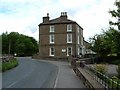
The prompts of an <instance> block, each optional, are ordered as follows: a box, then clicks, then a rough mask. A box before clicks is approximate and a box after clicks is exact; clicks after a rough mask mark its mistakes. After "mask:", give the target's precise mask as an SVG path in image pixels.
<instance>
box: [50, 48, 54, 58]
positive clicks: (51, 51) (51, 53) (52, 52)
mask: <svg viewBox="0 0 120 90" xmlns="http://www.w3.org/2000/svg"><path fill="white" fill-rule="evenodd" d="M50 56H55V48H54V47H51V48H50Z"/></svg>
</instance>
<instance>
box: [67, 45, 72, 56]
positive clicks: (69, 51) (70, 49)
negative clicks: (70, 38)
mask: <svg viewBox="0 0 120 90" xmlns="http://www.w3.org/2000/svg"><path fill="white" fill-rule="evenodd" d="M69 55H72V47H68V48H67V56H69Z"/></svg>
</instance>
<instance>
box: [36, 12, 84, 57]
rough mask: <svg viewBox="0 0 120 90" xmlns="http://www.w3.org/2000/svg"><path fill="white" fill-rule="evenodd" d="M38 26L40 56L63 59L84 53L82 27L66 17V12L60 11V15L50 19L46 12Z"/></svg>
mask: <svg viewBox="0 0 120 90" xmlns="http://www.w3.org/2000/svg"><path fill="white" fill-rule="evenodd" d="M38 26H39V56H40V58H44V59H45V58H46V59H47V58H55V59H56V58H58V59H59V58H62V59H65V58H68V56H70V55H77V56H81V55H84V54H85V46H84V40H83V39H84V37H83V28H82V27H81V26H80V25H79V24H78V23H77V22H75V21H73V20H70V19H68V16H67V12H61V15H60V17H58V18H55V19H52V20H50V17H49V14H47V16H45V17H43V22H42V23H40V24H39V25H38Z"/></svg>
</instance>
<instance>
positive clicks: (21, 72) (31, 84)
mask: <svg viewBox="0 0 120 90" xmlns="http://www.w3.org/2000/svg"><path fill="white" fill-rule="evenodd" d="M18 61H19V65H18V66H17V67H15V68H13V69H11V70H9V71H6V72H4V73H3V74H2V88H53V87H54V84H55V79H56V77H57V73H58V67H57V66H55V65H53V64H51V63H49V62H42V61H37V60H32V59H31V58H29V57H21V58H18Z"/></svg>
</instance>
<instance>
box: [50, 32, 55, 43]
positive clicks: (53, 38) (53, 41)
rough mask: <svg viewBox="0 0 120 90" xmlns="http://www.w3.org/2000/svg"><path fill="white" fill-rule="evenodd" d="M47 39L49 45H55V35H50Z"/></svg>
mask: <svg viewBox="0 0 120 90" xmlns="http://www.w3.org/2000/svg"><path fill="white" fill-rule="evenodd" d="M49 38H50V44H54V43H55V35H54V34H50V36H49Z"/></svg>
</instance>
